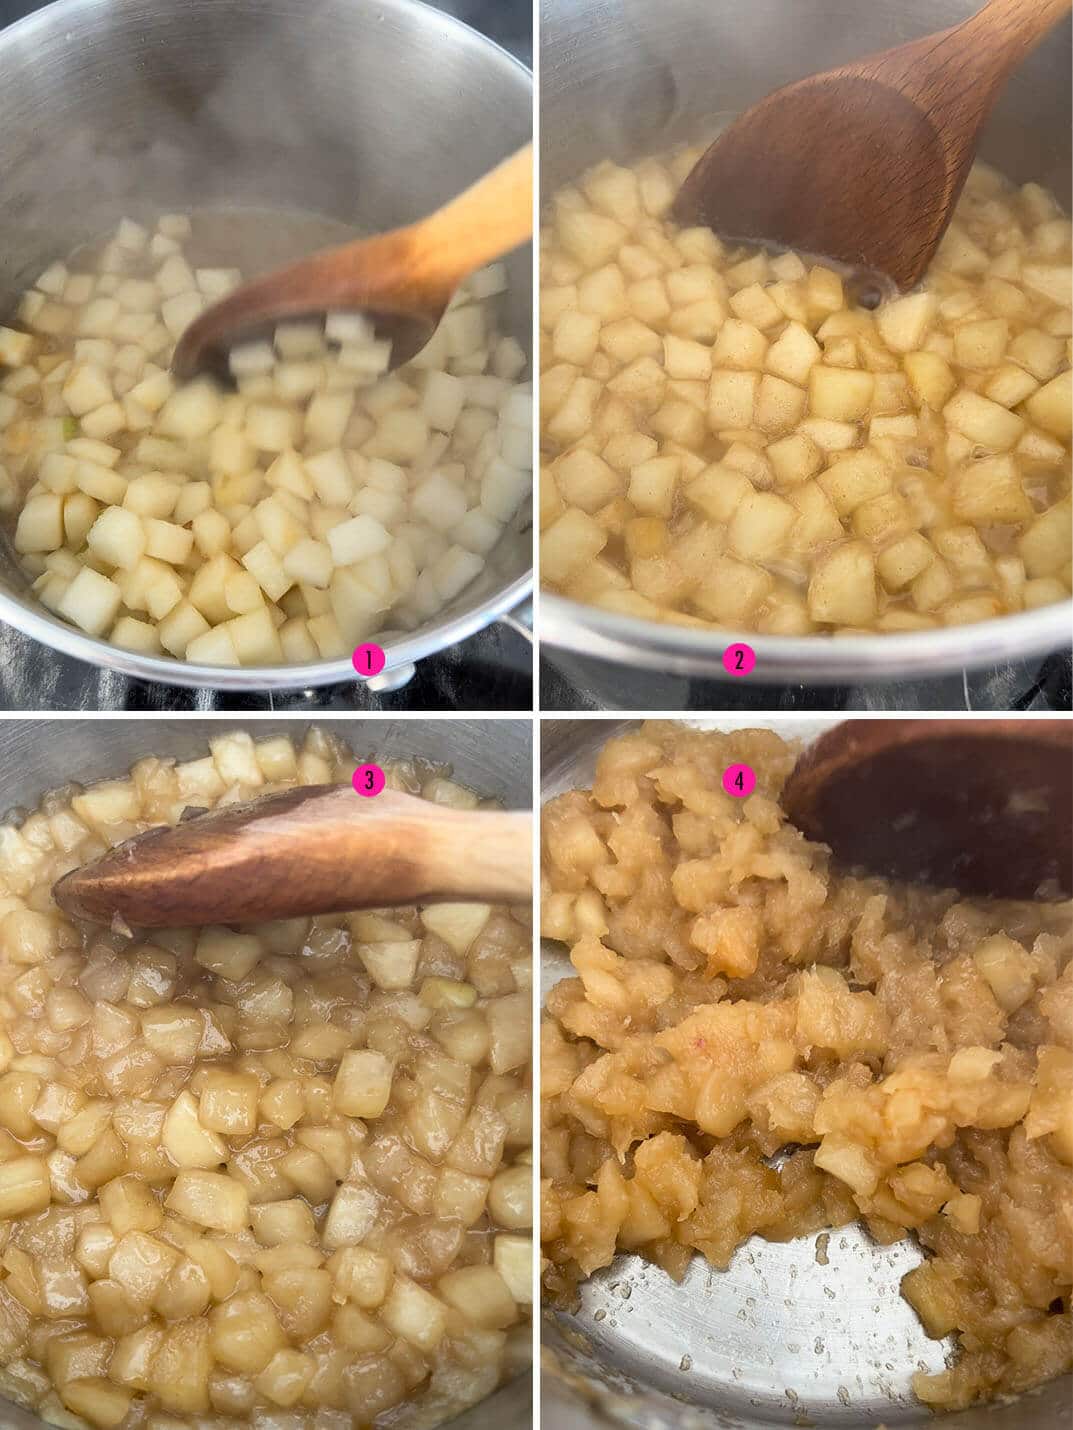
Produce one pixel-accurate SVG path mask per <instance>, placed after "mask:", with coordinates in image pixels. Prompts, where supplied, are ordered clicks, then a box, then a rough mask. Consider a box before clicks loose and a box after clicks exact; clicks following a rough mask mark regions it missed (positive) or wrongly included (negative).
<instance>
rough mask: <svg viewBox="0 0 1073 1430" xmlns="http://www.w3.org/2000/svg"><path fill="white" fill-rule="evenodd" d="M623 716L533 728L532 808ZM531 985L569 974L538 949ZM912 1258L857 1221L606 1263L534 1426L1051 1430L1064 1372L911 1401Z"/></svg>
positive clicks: (916, 1350)
mask: <svg viewBox="0 0 1073 1430" xmlns="http://www.w3.org/2000/svg"><path fill="white" fill-rule="evenodd" d="M688 723H690V724H698V725H703V726H705V727H709V728H714V729H720V730H731V729H737V728H741V727H743V726H744V727H755V726H757V725H761V726H768V727H771V728H775V729H777V730H778V732H779V734H780V735H782V736H783V738H784V739H801V740H805V741H809V740H811V739H814V738H815V737H816V736H817V735H819V734H820V733H821V732H822V731H823V730H825V729H827V728H828V727H829V726H831V725H832V724H834V723H836V722H835V721H834V720H832V719H815V718H796V717H785V718H783V719H780V720H771V719H764V718H756V717H744V718H743V717H738V716H729V715H724V716H714V717H711V718H705V719H703V720H690V721H689V722H688ZM631 725H636V721H628V720H605V719H597V720H544V721H543V722H542V723H541V756H540V759H541V765H540V769H541V802H542V803H543V802H546V801H547V800H549V799H551V798H553V797H554V796H555V795H558V794H562V793H563V792H564V791H566V790H570V789H585V788H588V787H589V785H590V784H591V781H592V776H593V772H594V770H595V766H596V757H597V755H598V753H599V751H600V749H601V748H602V747H603V746H604V745H605V744H606V743H607V741H608V740H609V739H611V738H612V737H613V736H615V735H618V734H621V733H622V732H623V731H625V730H626V729H628V728H630V726H631ZM542 964H543V985H544V987H545V988H548V987H550V986H552V985H553V984H554V983H555V982H557V981H558V979H559V978H561V977H563V976H566V975H569V974H572V973H573V969H572V968H571V967H570V965H569V963H568V961H567V959H566V957H565V954H564V950H563V949H562V946H561V945H557V944H551V943H548V944H547V945H546V947H545V949H544V956H543V958H542ZM922 1258H923V1253H922V1252H921V1250H920V1248H919V1247H918V1246H917V1245H916V1243H915V1242H913V1241H912V1240H911V1239H909V1238H906V1239H905V1240H903V1241H898V1242H895V1243H893V1244H892V1245H891V1246H879V1245H877V1244H876V1243H875V1242H873V1241H871V1240H870V1238H869V1237H868V1236H867V1235H866V1233H865V1232H864V1231H863V1230H861V1228H860V1227H859V1226H857V1225H852V1226H844V1227H838V1228H836V1229H835V1230H833V1231H832V1232H831V1233H830V1235H829V1237H828V1239H827V1241H826V1243H821V1244H820V1245H817V1238H816V1237H814V1236H808V1237H797V1238H795V1239H794V1240H793V1241H787V1242H769V1241H764V1240H762V1239H761V1238H760V1237H755V1236H754V1237H752V1238H751V1239H750V1240H749V1241H748V1242H747V1243H746V1245H744V1246H742V1247H741V1248H740V1249H739V1250H738V1252H737V1254H736V1255H735V1256H734V1259H733V1260H732V1262H731V1264H730V1266H729V1268H728V1269H727V1270H726V1271H716V1270H714V1268H712V1267H710V1266H708V1265H707V1263H706V1262H705V1261H704V1260H703V1258H701V1257H700V1256H695V1257H694V1258H693V1261H692V1262H691V1263H690V1266H689V1268H688V1270H687V1272H686V1276H685V1279H684V1280H683V1281H682V1282H681V1283H680V1284H677V1283H675V1282H674V1281H672V1280H671V1278H670V1277H669V1276H667V1275H666V1274H665V1273H664V1272H663V1271H661V1270H660V1269H659V1268H658V1267H656V1266H653V1265H652V1264H651V1263H650V1262H647V1261H644V1260H642V1259H641V1258H640V1257H638V1256H632V1255H619V1256H617V1257H616V1258H615V1260H614V1262H613V1263H612V1264H611V1265H610V1266H609V1267H606V1268H605V1269H603V1270H602V1271H598V1272H596V1274H595V1275H593V1276H592V1277H590V1278H589V1280H588V1281H586V1282H584V1283H583V1284H582V1286H581V1288H580V1298H579V1303H578V1305H577V1307H576V1308H573V1309H571V1310H570V1311H567V1312H553V1311H546V1312H545V1314H544V1321H543V1324H542V1327H541V1339H542V1342H543V1347H544V1362H543V1364H544V1374H543V1377H542V1399H541V1420H542V1424H543V1427H544V1430H624V1427H628V1428H629V1430H774V1427H776V1426H806V1425H807V1426H815V1427H817V1430H879V1427H881V1426H887V1427H889V1430H895V1427H901V1426H914V1427H924V1426H927V1425H932V1426H935V1427H936V1430H940V1427H941V1430H1065V1427H1066V1426H1068V1424H1069V1407H1070V1404H1071V1400H1073V1384H1071V1381H1070V1377H1069V1376H1068V1375H1066V1376H1062V1377H1060V1378H1059V1379H1058V1380H1054V1381H1052V1382H1051V1383H1050V1384H1049V1385H1045V1386H1044V1387H1043V1388H1042V1389H1041V1390H1040V1391H1039V1392H1036V1393H1033V1394H1030V1395H1026V1396H1022V1397H1021V1398H1019V1399H1018V1400H1015V1401H1013V1402H1010V1403H1006V1404H996V1405H993V1406H984V1407H977V1408H974V1409H971V1410H964V1411H960V1412H958V1413H956V1414H953V1415H944V1416H942V1417H936V1416H934V1415H932V1413H931V1412H930V1411H928V1410H927V1409H925V1408H924V1407H923V1406H922V1405H921V1404H920V1403H919V1402H918V1401H917V1400H916V1399H915V1398H914V1396H913V1394H912V1391H911V1387H910V1379H911V1377H912V1374H913V1372H914V1371H915V1370H918V1369H926V1370H929V1371H939V1370H942V1368H943V1364H944V1357H945V1355H946V1354H947V1353H948V1351H949V1350H950V1349H951V1348H952V1345H953V1338H952V1337H951V1338H950V1340H949V1341H947V1342H939V1341H934V1340H931V1339H929V1337H928V1336H927V1335H925V1333H924V1328H923V1327H922V1326H921V1324H920V1322H919V1320H918V1319H917V1317H916V1314H915V1313H914V1312H913V1310H912V1309H911V1307H910V1306H909V1305H908V1304H907V1302H905V1301H904V1300H902V1298H901V1296H900V1294H899V1283H900V1281H901V1278H902V1277H903V1276H904V1275H905V1273H906V1272H907V1271H909V1270H911V1268H912V1267H913V1266H915V1265H917V1264H918V1263H919V1262H920V1261H921V1260H922Z"/></svg>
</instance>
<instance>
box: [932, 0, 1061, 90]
mask: <svg viewBox="0 0 1073 1430" xmlns="http://www.w3.org/2000/svg"><path fill="white" fill-rule="evenodd" d="M1071 8H1073V0H988V3H987V4H986V5H985V6H984V7H983V9H981V10H977V12H976V14H975V15H971V16H970V17H969V18H968V19H967V20H966V21H965V22H964V24H962V25H959V26H958V27H957V28H958V30H959V31H960V32H961V35H962V37H963V38H964V37H965V36H966V35H978V36H979V38H978V39H976V40H975V41H974V45H973V47H972V48H971V49H970V50H969V55H968V58H969V59H970V61H971V60H972V58H973V57H974V54H973V52H974V50H976V49H977V48H978V47H984V48H985V49H986V48H990V49H991V50H992V51H993V59H994V60H995V61H996V62H997V63H998V64H999V66H1000V68H1001V71H1002V72H1003V73H1005V72H1006V71H1008V70H1011V69H1013V68H1014V66H1015V65H1018V64H1020V63H1021V61H1022V59H1024V57H1025V55H1027V54H1028V52H1029V50H1031V49H1032V47H1033V46H1034V45H1035V44H1036V42H1037V41H1038V40H1041V39H1042V38H1043V36H1044V35H1045V34H1046V33H1047V31H1048V30H1049V29H1050V28H1051V26H1052V25H1054V24H1056V23H1057V22H1058V21H1059V20H1060V19H1061V18H1062V16H1063V15H1065V14H1067V13H1068V11H1069V10H1070V9H1071Z"/></svg>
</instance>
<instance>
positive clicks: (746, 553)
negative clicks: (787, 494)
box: [727, 491, 797, 561]
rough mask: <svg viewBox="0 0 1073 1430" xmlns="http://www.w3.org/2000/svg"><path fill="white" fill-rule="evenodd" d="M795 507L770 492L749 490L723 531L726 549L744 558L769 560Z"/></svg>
mask: <svg viewBox="0 0 1073 1430" xmlns="http://www.w3.org/2000/svg"><path fill="white" fill-rule="evenodd" d="M796 520H797V511H796V509H795V508H794V507H793V506H791V505H790V503H789V502H787V501H783V499H782V498H781V497H777V496H775V494H774V493H773V492H757V491H751V492H749V493H748V495H746V496H745V497H743V498H742V500H741V501H740V502H739V503H738V506H737V508H736V510H735V512H734V515H733V517H732V518H731V522H730V528H729V531H728V533H727V536H728V541H729V544H730V549H731V551H733V553H734V555H735V556H740V557H741V558H742V559H743V560H746V561H769V560H771V559H773V558H774V557H776V556H777V555H778V554H779V552H781V551H782V550H783V548H784V546H785V544H786V541H787V539H788V537H789V535H790V531H791V528H792V527H793V525H794V522H795V521H796Z"/></svg>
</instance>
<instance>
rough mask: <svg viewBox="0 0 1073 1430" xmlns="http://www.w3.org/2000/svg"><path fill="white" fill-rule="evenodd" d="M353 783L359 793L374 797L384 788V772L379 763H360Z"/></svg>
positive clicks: (367, 797)
mask: <svg viewBox="0 0 1073 1430" xmlns="http://www.w3.org/2000/svg"><path fill="white" fill-rule="evenodd" d="M351 783H352V784H353V786H354V789H355V792H356V793H357V794H360V795H364V796H365V798H366V799H372V798H373V796H374V795H378V794H379V793H380V791H381V790H382V789H383V788H384V784H385V780H384V772H383V770H382V769H381V768H380V766H379V765H359V766H358V768H357V769H356V770H355V771H354V778H353V780H352V781H351Z"/></svg>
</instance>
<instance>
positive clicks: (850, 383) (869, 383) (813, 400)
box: [809, 364, 875, 422]
mask: <svg viewBox="0 0 1073 1430" xmlns="http://www.w3.org/2000/svg"><path fill="white" fill-rule="evenodd" d="M874 388H875V378H874V377H873V376H872V374H871V373H870V372H860V371H856V370H852V369H848V368H838V367H824V366H823V365H822V364H817V365H816V366H815V367H813V368H812V369H811V371H810V372H809V412H810V413H811V414H812V415H813V416H814V417H825V418H828V419H831V420H834V421H836V422H855V421H858V420H859V419H860V418H862V417H863V416H864V415H865V413H866V412H867V411H868V408H869V406H870V405H871V401H872V392H873V390H874Z"/></svg>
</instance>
